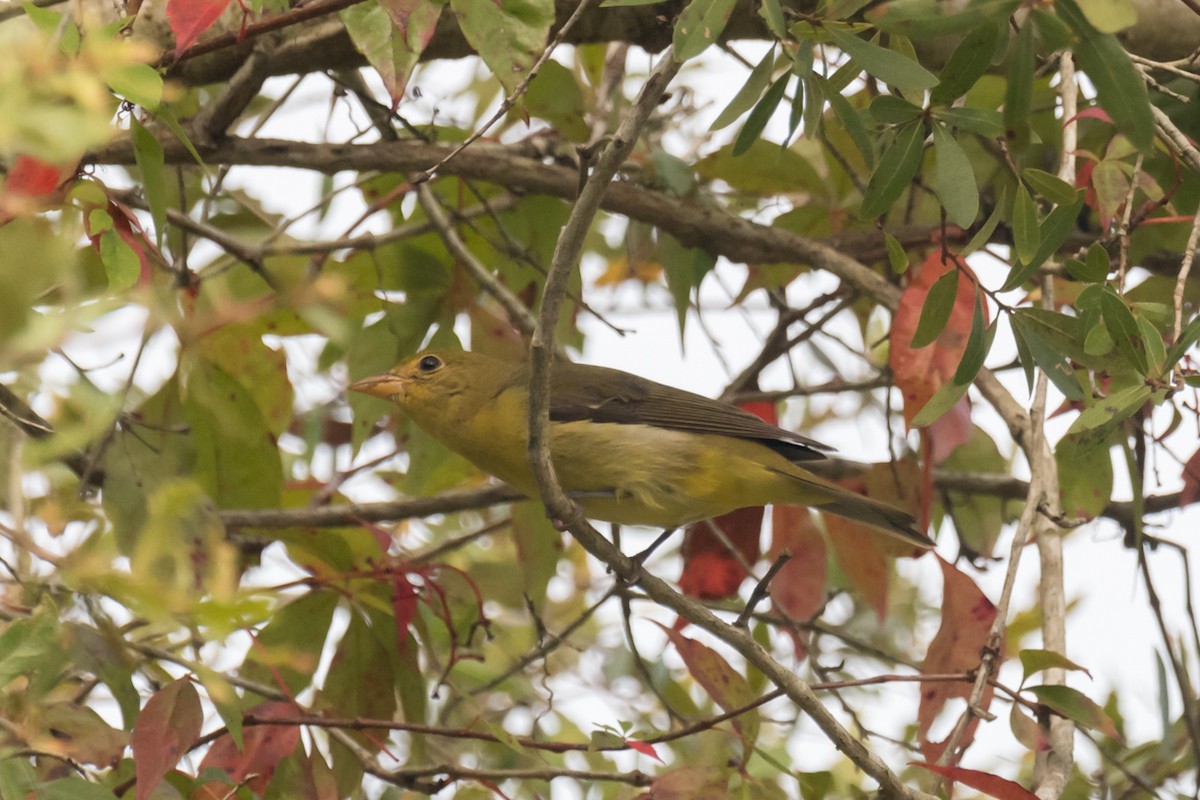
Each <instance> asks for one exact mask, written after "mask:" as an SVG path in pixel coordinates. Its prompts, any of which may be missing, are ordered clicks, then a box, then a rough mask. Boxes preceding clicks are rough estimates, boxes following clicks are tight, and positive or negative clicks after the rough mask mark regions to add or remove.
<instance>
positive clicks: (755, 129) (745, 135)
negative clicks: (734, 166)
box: [733, 72, 792, 156]
mask: <svg viewBox="0 0 1200 800" xmlns="http://www.w3.org/2000/svg"><path fill="white" fill-rule="evenodd" d="M791 77H792V75H791V73H790V72H789V73H784V74H783V75H780V76H779V78H778V79H777V80H776V81H775V82H774V83H773V84H771V88H770V89H767V91H766V94H764V95H763V96H762V99H761V100H759V101H758V103H757V104H756V105H755V106H754V110H752V111H751V112H750V116H748V117H747V118H746V124H745V125H743V126H742V129H741V130H740V131H738V135H737V138H736V139H734V140H733V154H734V155H735V156H740V155H741V154H742V153H744V152H746V151H747V150H749V149H750V146H751V145H753V144H754V143H755V142H757V141H758V137H759V136H761V135H762V132H763V129H764V128H766V127H767V123H768V122H770V121H771V115H772V114H774V113H775V109H776V108H777V107H778V106H779V101H781V100H783V94H784V92H785V91H787V84H788V79H790V78H791Z"/></svg>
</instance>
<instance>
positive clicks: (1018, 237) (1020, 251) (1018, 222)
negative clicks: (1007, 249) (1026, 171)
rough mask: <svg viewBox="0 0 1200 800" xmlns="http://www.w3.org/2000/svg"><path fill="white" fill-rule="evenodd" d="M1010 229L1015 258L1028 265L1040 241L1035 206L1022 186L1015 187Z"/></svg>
mask: <svg viewBox="0 0 1200 800" xmlns="http://www.w3.org/2000/svg"><path fill="white" fill-rule="evenodd" d="M1012 228H1013V246H1014V247H1015V248H1016V250H1017V258H1018V259H1019V260H1020V261H1021V263H1022V264H1028V263H1029V262H1031V261H1033V257H1034V256H1035V255H1037V251H1038V246H1039V245H1040V244H1041V243H1042V240H1041V234H1040V231H1039V230H1038V213H1037V206H1035V205H1034V204H1033V198H1032V197H1030V196H1029V190H1028V189H1026V188H1025V186H1024V185H1023V184H1022V185H1020V186H1018V187H1017V196H1016V199H1015V200H1014V201H1013V218H1012Z"/></svg>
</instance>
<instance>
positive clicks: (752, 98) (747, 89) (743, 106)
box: [708, 49, 775, 131]
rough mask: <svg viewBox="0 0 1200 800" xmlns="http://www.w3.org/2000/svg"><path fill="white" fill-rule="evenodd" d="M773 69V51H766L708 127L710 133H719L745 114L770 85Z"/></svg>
mask: <svg viewBox="0 0 1200 800" xmlns="http://www.w3.org/2000/svg"><path fill="white" fill-rule="evenodd" d="M774 68H775V50H774V49H771V50H768V51H767V54H766V55H765V56H763V57H762V60H761V61H759V62H758V64H757V65H755V67H754V69H752V70H751V71H750V76H749V77H748V78H746V82H745V83H744V84H743V85H742V88H741V89H738V93H737V94H735V95H734V96H733V99H732V100H730V101H729V105H727V106H725V109H724V110H723V111H721V113H720V114H718V115H717V118H716V119H714V120H713V123H712V125H710V126H709V128H708V129H709V130H710V131H719V130H721V129H722V128H724V127H726V126H727V125H730V124H732V123H733V122H734V121H736V120H737V119H738V118H739V117H740V116H742V114H745V113H746V112H747V111H749V110H750V109H751V108H753V107H754V104H755V103H757V102H758V101H759V99H760V98H761V97H762V95H763V92H764V91H765V90H766V88H767V87H768V86H769V85H770V83H771V72H772V70H774Z"/></svg>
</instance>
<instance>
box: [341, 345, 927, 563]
mask: <svg viewBox="0 0 1200 800" xmlns="http://www.w3.org/2000/svg"><path fill="white" fill-rule="evenodd" d="M528 384H529V366H528V364H525V363H520V362H510V361H503V360H500V359H496V358H492V357H489V356H484V355H480V354H478V353H470V352H466V351H458V352H450V351H447V352H432V351H427V352H424V353H419V354H418V355H416V356H413V357H412V358H410V359H409V360H407V361H404V362H403V363H401V364H399V365H398V366H396V367H395V368H393V369H392V370H391V371H389V372H387V373H385V374H383V375H377V376H375V377H371V378H365V379H363V380H360V381H357V382H356V383H354V384H352V385H351V386H350V388H351V389H352V390H354V391H357V392H364V393H366V394H370V395H374V396H376V397H381V398H383V399H385V400H390V401H392V402H393V403H395V404H396V405H398V406H399V407H400V408H401V409H403V410H404V411H405V412H406V413H407V414H408V415H409V416H410V417H411V418H412V419H413V421H414V422H416V423H417V425H419V426H420V427H421V428H423V429H424V430H425V431H426V432H427V433H429V434H430V435H431V436H433V437H434V438H436V439H438V440H440V441H441V442H442V443H443V444H445V445H446V446H447V447H449V448H450V449H451V450H453V451H454V452H456V453H458V454H460V455H462V456H464V457H465V458H466V459H467V460H468V461H470V462H471V463H473V464H475V466H477V467H479V468H480V469H482V470H484V471H485V472H489V473H491V474H492V475H495V476H496V477H498V478H500V479H501V480H504V481H506V482H508V483H509V484H511V485H512V486H514V487H515V488H517V489H519V490H520V491H522V492H525V493H526V494H528V495H530V496H531V497H537V495H538V489H537V484H536V482H535V480H534V477H533V471H532V469H531V468H530V466H529V461H528V455H527V439H528V430H529V427H528V414H529V388H528ZM550 423H551V444H550V451H551V456H552V459H553V461H554V470H555V472H556V473H557V475H558V480H559V483H560V484H561V485H562V488H563V489H564V490H565V491H566V492H567V493H569V494H570V495H571V496H572V497H574V498H575V499H576V500H577V501H578V502H579V503H580V505H581V506H582V507H583V510H584V513H585V514H586V515H587V516H588V517H590V518H592V519H600V520H607V521H609V522H616V523H620V524H623V525H651V526H656V527H661V528H674V527H677V526H680V525H684V524H687V523H689V522H697V521H699V520H703V519H709V518H711V517H716V516H719V515H721V514H724V513H725V512H727V511H732V510H734V509H737V508H744V507H746V506H763V505H768V504H771V503H792V504H797V505H806V506H815V507H817V508H818V509H820V510H821V511H826V512H829V513H831V514H838V515H840V516H843V517H848V518H850V519H853V520H858V521H859V522H865V523H867V524H869V525H871V526H874V527H875V528H878V529H880V530H882V531H884V532H886V533H888V534H890V535H892V536H894V537H896V538H899V539H901V540H903V541H904V542H906V543H908V544H912V545H915V546H917V547H923V548H928V547H930V546H931V544H932V543H931V541H930V540H929V538H928V537H927V536H925V534H923V533H922V532H921V531H919V530H917V527H916V520H914V519H913V517H912V516H911V515H909V514H907V513H906V512H904V511H901V510H900V509H898V508H895V507H893V506H890V505H887V504H886V503H881V502H879V501H877V500H871V499H869V498H867V497H863V496H862V495H859V494H855V493H853V492H851V491H849V490H847V489H843V488H842V487H840V486H837V485H836V484H833V483H830V482H829V481H826V480H824V479H823V478H820V477H818V476H816V475H814V474H812V473H811V472H809V471H808V470H807V469H805V468H804V467H803V466H802V464H803V463H804V462H807V461H815V460H819V459H823V458H825V452H826V451H828V450H830V449H831V448H829V447H827V446H825V445H823V444H821V443H820V442H817V441H814V440H813V439H809V438H808V437H806V436H801V435H800V434H797V433H792V432H790V431H786V430H784V429H782V428H778V427H776V426H774V425H771V424H769V423H767V422H764V421H763V420H761V419H759V418H758V417H756V416H754V415H753V414H751V413H749V412H747V411H743V410H742V409H740V408H737V407H735V406H732V405H729V404H726V403H722V402H719V401H717V400H712V399H710V398H707V397H704V396H702V395H698V394H693V393H692V392H687V391H684V390H682V389H676V388H673V387H670V386H664V385H663V384H661V383H655V382H654V381H650V380H646V379H645V378H640V377H638V376H636V375H631V374H630V373H628V372H622V371H620V370H615V369H607V368H604V367H594V366H587V365H583V364H571V363H561V362H560V363H556V364H555V365H554V367H553V369H552V371H551V387H550Z"/></svg>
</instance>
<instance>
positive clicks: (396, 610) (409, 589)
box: [392, 569, 417, 653]
mask: <svg viewBox="0 0 1200 800" xmlns="http://www.w3.org/2000/svg"><path fill="white" fill-rule="evenodd" d="M392 615H393V616H394V617H395V618H396V645H397V646H398V647H399V648H400V652H402V653H403V652H404V645H405V643H406V642H407V641H408V626H409V624H410V623H411V622H412V621H413V617H415V616H416V615H417V590H416V589H415V588H413V585H412V582H411V581H409V579H408V576H407V575H405V574H404V573H403V572H401V571H400V570H399V569H394V570H392Z"/></svg>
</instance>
